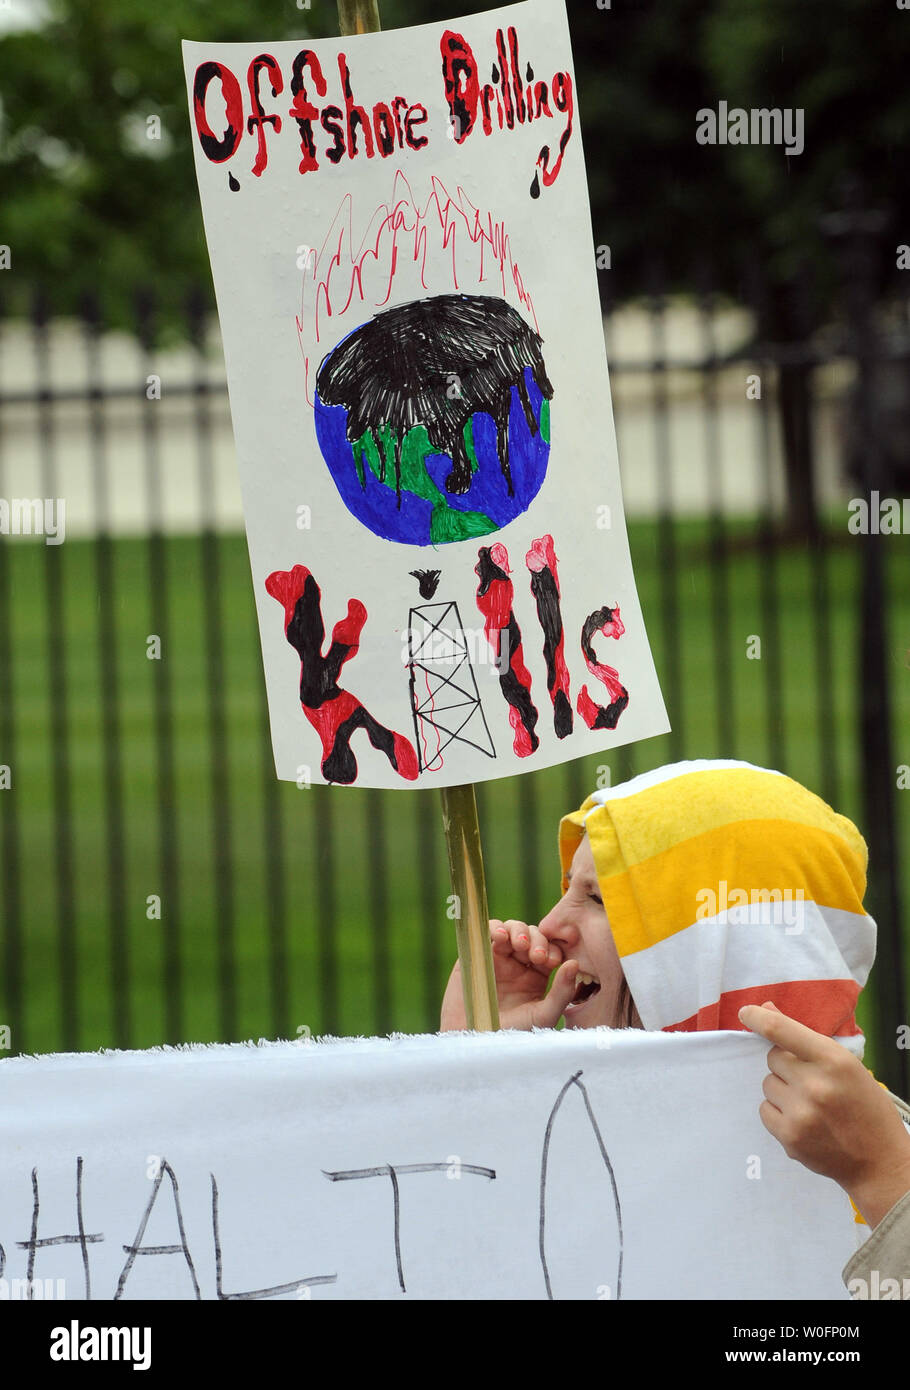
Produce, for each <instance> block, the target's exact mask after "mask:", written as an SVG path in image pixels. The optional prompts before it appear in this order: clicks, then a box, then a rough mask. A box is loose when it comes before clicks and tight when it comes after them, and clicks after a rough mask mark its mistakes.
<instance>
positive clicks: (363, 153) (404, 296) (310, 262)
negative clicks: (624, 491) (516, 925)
mask: <svg viewBox="0 0 910 1390" xmlns="http://www.w3.org/2000/svg"><path fill="white" fill-rule="evenodd" d="M184 60H185V68H186V78H187V87H188V95H189V100H190V109H191V122H192V131H193V143H194V151H195V160H196V170H197V177H198V183H199V189H200V196H201V200H202V209H203V214H204V220H205V229H206V236H207V239H208V246H209V252H210V256H211V263H212V270H213V275H214V281H215V289H216V294H217V300H218V311H219V317H220V320H221V328H222V334H223V340H224V349H225V356H226V362H227V372H228V383H229V388H230V397H231V410H232V415H233V423H234V434H235V439H236V444H237V453H238V458H239V465H240V473H241V484H242V491H243V504H244V514H245V518H246V526H247V534H248V540H249V548H250V560H251V566H252V574H253V583H254V589H255V594H256V602H257V607H258V615H259V625H260V633H261V639H262V650H263V659H264V666H265V676H266V683H267V687H268V697H269V709H270V715H271V725H272V739H273V745H274V751H275V760H276V767H277V771H278V775H279V776H280V777H282V778H286V779H290V780H294V781H297V782H298V784H300V785H308V784H309V783H310V782H314V783H318V782H336V783H347V784H350V783H355V782H356V783H357V784H358V785H362V786H374V787H409V786H426V785H436V786H440V787H446V786H452V785H457V784H462V783H466V782H477V781H483V780H486V779H488V778H494V777H503V776H507V775H509V774H512V773H514V772H516V771H522V770H531V769H534V768H539V767H546V766H550V765H552V764H555V763H559V762H562V761H565V760H567V759H570V758H576V757H579V756H581V755H583V754H587V753H595V752H599V751H601V750H605V749H609V748H613V747H616V746H617V745H619V744H623V743H629V742H632V741H634V740H637V739H642V738H647V737H649V736H651V735H654V734H659V733H663V732H665V731H666V730H667V728H668V727H669V726H668V723H667V719H666V714H665V711H664V707H663V702H662V700H661V695H660V690H659V687H658V683H657V678H656V674H655V671H654V666H653V663H652V660H651V654H650V650H649V646H648V640H647V635H646V632H645V628H644V623H643V620H642V614H641V610H640V607H639V603H638V597H637V594H636V589H635V583H634V578H633V574H632V567H631V561H630V557H629V550H628V544H627V539H626V532H625V525H624V519H623V512H622V499H621V492H620V482H619V472H618V465H617V455H616V443H615V437H614V428H613V418H612V409H611V404H610V391H609V381H608V375H607V364H606V356H605V350H604V339H603V328H602V322H601V314H600V308H599V299H598V285H597V268H596V263H595V248H594V245H593V243H592V237H591V224H590V210H589V203H588V194H587V184H586V177H585V165H584V157H583V152H582V145H581V133H580V129H579V120H578V102H577V93H576V84H575V76H574V71H573V66H572V55H571V48H570V42H569V32H568V26H567V23H566V15H565V9H564V6H563V4H562V0H528V3H522V4H518V5H513V6H509V7H507V8H504V9H499V10H491V11H488V12H486V13H484V14H480V15H474V16H471V17H468V18H464V19H459V20H453V21H450V22H449V23H436V24H427V25H422V26H419V27H417V28H411V29H402V30H398V31H392V32H386V33H376V34H363V35H358V36H356V37H348V38H339V39H321V40H318V41H316V40H313V41H310V40H306V41H299V42H281V43H276V44H269V43H255V44H253V43H242V44H238V43H231V44H218V43H185V44H184Z"/></svg>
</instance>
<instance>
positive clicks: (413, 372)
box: [315, 294, 553, 545]
mask: <svg viewBox="0 0 910 1390" xmlns="http://www.w3.org/2000/svg"><path fill="white" fill-rule="evenodd" d="M541 343H542V339H541V338H540V336H539V335H538V334H537V333H535V332H534V330H533V329H532V328H530V327H529V325H528V324H527V323H526V322H525V320H524V319H523V318H522V316H521V315H520V314H519V313H518V311H517V310H515V309H513V308H512V306H511V305H509V304H507V303H506V301H505V300H503V299H498V298H495V297H494V296H491V295H466V294H447V295H437V296H434V297H432V298H428V299H420V300H414V301H412V302H411V303H408V304H402V305H399V306H397V307H396V308H394V309H387V310H384V311H383V312H382V313H379V314H376V315H375V316H374V317H373V318H372V319H370V321H369V322H368V323H364V324H361V326H360V327H359V328H357V329H355V330H354V331H353V332H352V333H350V334H348V336H347V337H345V338H343V339H342V340H341V342H340V343H338V344H337V345H336V346H335V347H334V348H333V349H332V351H331V352H330V353H328V354H327V355H326V357H325V358H323V360H322V362H321V364H320V366H319V371H318V372H317V375H316V393H315V420H316V437H317V439H318V441H319V448H320V450H321V452H322V456H323V458H324V460H325V462H326V464H327V466H328V468H329V471H330V473H331V475H332V478H333V480H334V482H335V486H336V487H337V488H338V491H339V493H340V494H341V497H342V499H343V501H344V504H345V506H346V507H347V508H348V510H349V511H350V512H351V513H352V515H353V516H355V517H356V518H357V520H358V521H360V522H362V523H363V525H364V526H366V527H368V528H369V530H370V531H372V532H373V533H374V535H377V536H382V537H383V538H384V539H386V540H390V541H399V542H402V543H404V544H407V545H446V544H448V543H450V542H452V541H461V540H466V539H469V538H470V537H473V536H485V535H489V534H490V532H492V531H498V530H499V529H500V527H502V526H505V525H507V524H508V522H510V521H512V520H513V519H514V518H515V517H516V516H519V515H520V514H521V513H522V512H523V511H525V510H526V509H527V508H528V507H529V506H530V504H531V502H532V501H533V499H534V498H535V497H536V496H537V493H538V492H539V490H540V487H541V484H542V483H543V480H544V477H545V476H546V471H547V463H548V461H549V457H550V401H551V400H552V397H553V387H552V386H551V385H550V381H549V378H548V377H547V372H546V367H545V365H544V360H543V354H542V352H541Z"/></svg>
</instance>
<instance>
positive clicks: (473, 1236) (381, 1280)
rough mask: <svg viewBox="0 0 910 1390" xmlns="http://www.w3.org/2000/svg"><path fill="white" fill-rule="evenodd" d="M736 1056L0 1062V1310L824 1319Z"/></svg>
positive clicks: (325, 1048)
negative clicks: (405, 1302)
mask: <svg viewBox="0 0 910 1390" xmlns="http://www.w3.org/2000/svg"><path fill="white" fill-rule="evenodd" d="M766 1052H767V1045H766V1044H765V1043H763V1042H762V1041H761V1040H760V1039H758V1038H755V1037H754V1036H752V1035H751V1034H744V1033H699V1034H664V1033H643V1032H640V1031H635V1030H632V1031H629V1032H623V1033H611V1032H606V1031H605V1032H593V1033H592V1031H590V1030H578V1031H567V1032H550V1031H546V1032H540V1033H535V1034H529V1033H500V1034H492V1035H490V1034H487V1035H483V1034H462V1035H459V1034H445V1035H443V1036H441V1037H406V1038H398V1039H394V1038H393V1039H391V1040H387V1039H381V1040H380V1039H368V1040H345V1041H337V1042H334V1041H326V1042H318V1043H315V1042H301V1043H299V1044H297V1043H267V1044H261V1045H259V1046H252V1045H247V1046H215V1047H193V1048H181V1049H169V1050H154V1051H149V1052H131V1053H108V1054H100V1055H99V1054H82V1055H70V1056H48V1057H39V1058H12V1059H9V1060H7V1061H4V1062H0V1113H2V1115H3V1144H2V1167H0V1246H2V1252H3V1253H2V1259H3V1268H2V1279H0V1295H2V1297H4V1298H23V1297H26V1296H31V1297H33V1298H44V1299H57V1298H66V1299H83V1298H85V1297H87V1296H88V1297H91V1298H92V1299H97V1300H110V1299H121V1298H122V1299H125V1300H129V1299H138V1298H153V1299H194V1298H203V1299H214V1298H219V1297H220V1298H228V1299H255V1298H283V1299H295V1298H302V1299H312V1300H316V1299H371V1298H373V1299H391V1300H396V1299H406V1298H410V1299H546V1298H548V1297H551V1298H554V1299H569V1298H571V1299H612V1300H616V1299H641V1298H658V1299H695V1298H697V1299H705V1298H708V1299H801V1298H831V1299H845V1298H846V1297H847V1293H846V1290H845V1288H844V1285H843V1283H842V1282H841V1278H840V1272H841V1269H842V1267H843V1265H844V1264H845V1262H846V1261H847V1259H848V1258H849V1256H850V1255H851V1254H852V1253H853V1250H854V1249H855V1248H856V1231H857V1229H860V1228H857V1227H856V1226H855V1225H854V1221H853V1212H852V1210H851V1207H850V1203H849V1201H848V1200H847V1198H846V1196H845V1195H844V1193H843V1192H842V1191H841V1190H840V1188H838V1187H837V1186H836V1185H835V1184H834V1183H833V1182H831V1181H829V1180H828V1179H826V1178H821V1177H818V1176H816V1175H814V1174H812V1173H810V1172H808V1171H807V1170H806V1169H805V1168H804V1167H802V1166H801V1165H800V1164H798V1163H796V1162H794V1161H793V1160H791V1159H789V1158H787V1156H786V1154H785V1153H784V1152H783V1150H782V1149H781V1147H780V1145H779V1144H778V1143H777V1142H776V1140H774V1139H772V1138H771V1136H770V1135H769V1134H768V1133H767V1132H766V1130H765V1129H764V1127H763V1126H762V1124H761V1121H760V1120H759V1117H758V1107H759V1104H760V1103H761V1100H762V1089H761V1083H762V1078H763V1076H764V1075H765V1074H766V1062H765V1057H766Z"/></svg>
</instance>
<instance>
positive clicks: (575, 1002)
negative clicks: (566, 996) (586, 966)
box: [566, 970, 600, 1023]
mask: <svg viewBox="0 0 910 1390" xmlns="http://www.w3.org/2000/svg"><path fill="white" fill-rule="evenodd" d="M599 993H600V980H598V978H597V976H596V975H589V974H587V972H586V971H584V970H579V972H578V974H577V975H576V976H575V994H574V995H573V997H572V999H571V1000H570V1002H569V1003H568V1004H567V1005H566V1022H567V1023H568V1021H569V1020H570V1018H573V1017H574V1016H575V1015H576V1014H579V1013H580V1012H581V1011H582V1009H583V1008H584V1007H585V1006H586V1005H587V1004H588V1003H589V1002H590V1000H592V999H593V998H594V997H595V995H597V994H599Z"/></svg>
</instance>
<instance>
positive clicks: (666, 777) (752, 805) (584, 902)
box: [440, 761, 910, 1291]
mask: <svg viewBox="0 0 910 1390" xmlns="http://www.w3.org/2000/svg"><path fill="white" fill-rule="evenodd" d="M559 854H560V861H561V865H562V874H563V878H562V887H563V896H562V897H561V898H560V900H559V901H558V902H557V903H556V904H555V906H554V907H553V908H551V910H550V911H549V912H548V913H547V915H546V916H545V917H544V918H543V919H542V920H541V921H540V922H539V923H538V924H532V923H525V922H522V921H519V920H517V919H514V918H513V919H508V920H506V921H501V920H499V919H492V920H491V923H490V928H491V937H492V945H493V962H494V971H495V977H496V987H497V994H498V998H499V1009H500V1023H501V1026H502V1027H503V1028H519V1029H530V1028H535V1027H550V1028H552V1027H556V1026H557V1024H558V1023H559V1021H560V1019H563V1020H564V1022H565V1027H567V1028H593V1027H599V1026H608V1027H614V1028H615V1027H623V1026H625V1027H639V1028H646V1029H651V1030H662V1031H665V1032H677V1031H684V1032H703V1031H708V1030H716V1029H737V1030H742V1029H743V1028H748V1027H754V1028H755V1029H756V1031H761V1032H762V1035H763V1036H769V1037H770V1035H769V1034H768V1033H767V1031H766V1030H767V1029H768V1028H769V1027H770V1028H771V1029H772V1031H773V1032H774V1033H775V1034H776V1035H777V1036H776V1037H775V1038H774V1041H778V1039H779V1042H780V1046H779V1047H777V1048H772V1050H771V1053H769V1065H770V1066H771V1070H772V1075H771V1076H769V1078H768V1079H767V1080H766V1083H765V1094H766V1100H765V1102H763V1104H762V1107H761V1113H762V1119H763V1120H764V1122H765V1124H766V1126H767V1127H768V1128H769V1129H770V1131H771V1133H772V1134H775V1137H776V1138H778V1139H780V1140H781V1142H783V1143H784V1147H785V1148H786V1149H787V1152H788V1153H791V1150H792V1153H791V1156H792V1157H795V1158H798V1159H799V1160H800V1161H801V1162H803V1163H806V1165H807V1166H808V1167H811V1168H813V1171H817V1172H825V1173H826V1174H827V1175H828V1176H830V1177H832V1178H833V1179H834V1181H836V1182H839V1183H840V1185H841V1186H843V1187H844V1188H845V1190H846V1191H847V1192H848V1193H849V1194H850V1195H851V1197H852V1198H853V1200H854V1202H855V1204H856V1206H857V1208H858V1210H859V1212H860V1213H862V1218H861V1219H864V1220H865V1221H866V1222H868V1224H869V1225H870V1226H874V1227H875V1233H874V1237H873V1239H874V1241H875V1244H874V1245H873V1244H872V1243H871V1241H870V1242H867V1247H866V1248H867V1254H866V1255H865V1256H863V1255H862V1251H860V1252H858V1253H857V1255H856V1256H854V1257H853V1259H852V1260H851V1261H850V1263H849V1264H848V1266H847V1269H846V1270H845V1272H844V1276H845V1278H848V1277H850V1278H853V1277H854V1276H856V1277H858V1278H862V1276H861V1275H859V1274H858V1273H857V1272H858V1271H859V1270H861V1269H867V1268H868V1269H869V1270H871V1268H872V1266H870V1265H869V1264H868V1261H869V1259H875V1260H878V1261H879V1264H878V1265H876V1266H875V1267H876V1268H877V1269H878V1270H879V1273H880V1274H881V1269H882V1268H883V1267H884V1266H883V1263H882V1262H883V1261H885V1262H887V1267H888V1270H889V1276H888V1277H892V1278H901V1277H903V1276H902V1274H901V1273H894V1274H891V1273H890V1271H891V1270H892V1269H894V1270H895V1271H900V1270H903V1273H904V1274H907V1275H910V1268H905V1267H906V1266H907V1265H908V1235H907V1233H908V1230H910V1199H908V1198H907V1196H905V1195H904V1194H906V1193H907V1192H908V1189H910V1137H908V1135H907V1134H906V1132H905V1130H904V1126H903V1124H902V1123H901V1118H900V1117H901V1115H903V1116H904V1118H905V1119H906V1121H907V1124H908V1125H910V1109H908V1108H907V1107H906V1106H905V1105H904V1104H903V1102H902V1101H900V1100H899V1099H898V1098H897V1097H890V1098H889V1093H886V1092H883V1090H882V1089H881V1088H880V1087H879V1086H878V1084H877V1083H876V1082H875V1081H874V1079H873V1078H872V1077H871V1075H870V1074H869V1073H868V1072H867V1071H866V1069H865V1068H864V1067H863V1066H862V1064H861V1062H860V1061H859V1059H860V1058H861V1057H862V1054H863V1045H864V1039H863V1035H862V1032H861V1030H860V1029H859V1027H858V1026H857V1023H856V1017H855V1007H856V1002H857V999H858V997H859V993H860V990H861V989H862V988H863V986H864V985H865V983H866V980H867V978H868V974H869V970H870V968H871V965H872V961H873V958H874V955H875V923H874V921H873V920H872V918H871V917H870V916H869V915H868V914H867V913H866V912H865V911H864V910H863V905H862V904H863V896H864V893H865V889H866V868H867V862H868V852H867V849H866V844H865V841H864V840H863V838H862V836H861V835H860V833H859V831H858V830H857V828H856V826H855V825H853V823H852V822H851V821H849V820H848V819H847V818H846V817H844V816H841V815H838V813H837V812H835V811H834V810H832V809H831V807H830V806H828V805H827V804H826V803H825V802H824V801H822V800H821V799H820V798H819V797H817V796H816V795H815V794H814V793H812V792H810V791H809V790H807V788H805V787H803V786H801V785H800V784H799V783H798V782H795V781H793V780H792V779H791V778H789V777H786V776H784V775H783V774H781V773H779V772H774V771H771V770H769V769H765V768H758V767H754V766H752V765H751V764H749V763H743V762H734V761H698V762H684V763H675V764H672V765H670V766H667V767H662V768H658V769H656V770H655V771H653V772H648V773H643V774H642V775H640V776H638V777H635V778H632V779H631V781H629V782H626V783H623V784H622V785H620V786H617V787H613V788H605V789H603V790H601V791H598V792H595V793H594V794H593V795H591V796H589V797H588V798H587V799H586V800H585V802H584V803H583V805H582V806H581V807H580V808H579V810H578V811H575V812H572V813H571V814H569V815H566V816H563V818H562V820H561V821H560V826H559ZM551 976H552V979H551ZM548 986H549V988H548ZM769 1001H771V1003H772V1010H771V1012H770V1013H769V1012H767V1011H766V1010H767V1004H768V1002H769ZM762 1005H765V1008H761V1007H755V1006H762ZM744 1006H745V1007H746V1013H745V1015H744V1016H743V1017H742V1018H741V1017H740V1010H741V1009H743V1008H744ZM748 1006H752V1007H751V1008H750V1007H748ZM775 1010H776V1011H777V1012H775ZM781 1015H786V1016H787V1017H786V1018H783V1017H781ZM747 1020H748V1022H747ZM440 1027H441V1029H442V1030H443V1031H446V1030H449V1029H454V1028H464V1027H465V1015H464V1005H463V999H462V992H461V980H460V972H459V967H458V965H456V966H455V969H454V970H453V972H452V976H451V978H450V980H449V985H448V988H447V989H446V993H445V998H444V1000H443V1007H442V1018H441V1023H440ZM794 1029H798V1030H799V1032H798V1033H797V1032H795V1031H793V1030H794ZM787 1043H789V1044H792V1045H793V1046H795V1047H796V1048H797V1049H798V1050H797V1051H796V1052H794V1051H792V1047H785V1046H784V1044H787ZM841 1085H843V1086H844V1087H846V1093H845V1095H844V1096H843V1097H841V1098H838V1097H835V1095H834V1092H835V1091H836V1090H837V1088H838V1086H841ZM807 1088H808V1091H807ZM769 1091H770V1094H769ZM809 1095H811V1096H812V1097H815V1099H814V1100H813V1101H812V1102H811V1104H810V1102H809V1099H808V1096H809ZM819 1096H820V1098H819ZM779 1102H780V1104H778V1103H779ZM781 1107H783V1108H781ZM851 1107H853V1108H854V1110H855V1114H854V1118H852V1119H849V1120H848V1118H847V1116H848V1113H850V1112H851ZM886 1117H887V1118H886ZM816 1165H819V1166H816ZM821 1165H827V1166H824V1167H823V1166H821ZM902 1243H903V1244H902ZM883 1277H884V1276H883ZM851 1291H854V1290H851Z"/></svg>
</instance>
